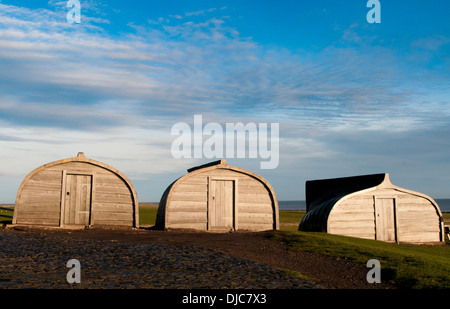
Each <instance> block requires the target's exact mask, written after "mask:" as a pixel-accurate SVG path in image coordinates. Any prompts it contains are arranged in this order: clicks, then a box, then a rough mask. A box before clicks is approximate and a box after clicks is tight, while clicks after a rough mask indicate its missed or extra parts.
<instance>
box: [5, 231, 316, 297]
mask: <svg viewBox="0 0 450 309" xmlns="http://www.w3.org/2000/svg"><path fill="white" fill-rule="evenodd" d="M70 259H77V260H78V261H79V262H80V264H81V283H72V284H69V283H68V282H67V279H66V276H67V273H68V271H70V270H71V268H68V267H66V263H67V261H69V260H70ZM1 288H3V289H8V288H14V289H17V288H19V289H24V288H26V289H28V288H38V289H54V288H58V289H74V288H75V289H79V288H81V289H91V288H93V289H135V288H139V289H143V288H144V289H147V288H148V289H165V288H174V289H311V288H317V286H316V285H315V283H313V282H310V281H307V280H303V279H301V278H298V277H295V276H290V275H288V274H286V273H285V272H283V271H281V270H278V269H275V268H271V267H268V266H266V265H262V264H258V263H256V262H253V261H250V260H246V259H242V258H237V257H233V256H230V255H227V254H224V253H219V252H215V251H213V250H210V249H202V248H194V247H189V246H173V245H162V244H152V243H133V242H120V241H109V240H94V239H87V240H82V239H70V238H61V237H51V236H42V235H27V234H14V233H5V232H1V231H0V289H1Z"/></svg>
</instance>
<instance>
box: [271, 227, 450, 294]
mask: <svg viewBox="0 0 450 309" xmlns="http://www.w3.org/2000/svg"><path fill="white" fill-rule="evenodd" d="M270 237H272V238H274V239H278V240H281V241H283V242H285V243H286V244H288V245H289V247H291V248H292V249H294V250H301V251H308V252H315V253H321V254H325V255H330V256H334V257H340V258H346V259H349V260H352V261H355V262H360V263H364V264H366V263H367V261H368V260H370V259H377V260H379V261H380V264H381V277H382V280H385V282H389V283H392V284H394V285H396V286H398V287H401V288H416V289H419V288H450V246H449V245H445V246H444V245H442V246H437V245H434V246H424V245H422V246H419V245H402V244H392V243H385V242H381V241H376V240H367V239H359V238H353V237H345V236H338V235H331V234H326V233H311V232H299V231H296V232H290V231H276V232H273V233H272V234H271V235H270Z"/></svg>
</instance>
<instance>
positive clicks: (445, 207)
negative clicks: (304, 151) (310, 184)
mask: <svg viewBox="0 0 450 309" xmlns="http://www.w3.org/2000/svg"><path fill="white" fill-rule="evenodd" d="M435 201H436V203H437V204H438V205H439V208H440V209H441V212H450V199H435ZM278 209H280V210H306V201H278Z"/></svg>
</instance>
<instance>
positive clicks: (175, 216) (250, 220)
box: [166, 168, 274, 230]
mask: <svg viewBox="0 0 450 309" xmlns="http://www.w3.org/2000/svg"><path fill="white" fill-rule="evenodd" d="M208 177H226V178H235V179H237V183H238V186H237V195H238V197H237V206H236V207H237V218H236V220H237V226H238V229H239V230H271V229H273V228H274V210H273V204H272V200H271V197H270V195H269V191H268V190H267V189H266V188H265V186H264V185H263V184H262V183H261V182H260V181H259V180H257V179H256V178H253V177H251V176H249V175H247V174H243V173H239V172H236V171H232V170H228V169H220V168H218V169H214V170H210V171H206V172H204V173H199V174H198V175H195V176H192V177H188V178H187V179H186V180H185V181H182V182H180V183H176V184H175V185H174V186H175V187H174V188H173V192H172V194H171V196H170V197H169V200H168V201H167V204H166V213H167V226H166V227H170V228H192V229H200V230H206V229H207V220H208V216H207V210H208Z"/></svg>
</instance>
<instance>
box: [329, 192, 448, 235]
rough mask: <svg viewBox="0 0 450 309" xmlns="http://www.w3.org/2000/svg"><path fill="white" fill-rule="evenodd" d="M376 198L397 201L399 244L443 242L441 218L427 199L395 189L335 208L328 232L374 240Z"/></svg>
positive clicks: (347, 202)
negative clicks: (441, 237) (441, 240)
mask: <svg viewBox="0 0 450 309" xmlns="http://www.w3.org/2000/svg"><path fill="white" fill-rule="evenodd" d="M374 195H375V196H376V197H375V198H395V205H396V206H395V209H396V212H395V214H396V222H395V223H396V228H397V241H398V242H435V241H440V223H439V215H438V213H437V212H436V209H435V208H434V206H433V204H432V203H431V202H430V201H429V200H427V199H426V198H423V197H420V196H416V195H413V194H409V193H405V192H400V191H397V190H393V189H382V190H381V189H380V190H377V191H376V192H375V193H374V192H368V193H364V194H360V195H356V196H354V197H352V198H349V199H347V200H346V201H345V202H343V203H341V204H339V205H338V206H337V207H334V208H333V209H332V211H331V212H330V215H329V218H328V232H329V233H331V234H339V235H345V236H353V237H359V238H367V239H375V235H376V233H375V232H376V230H375V229H376V226H375V213H374V209H375V205H374Z"/></svg>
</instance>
